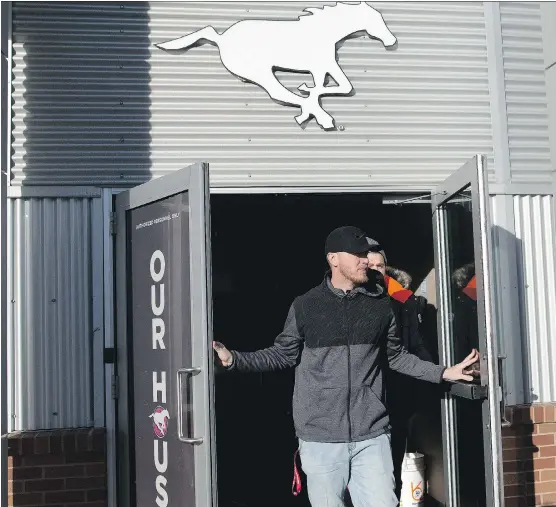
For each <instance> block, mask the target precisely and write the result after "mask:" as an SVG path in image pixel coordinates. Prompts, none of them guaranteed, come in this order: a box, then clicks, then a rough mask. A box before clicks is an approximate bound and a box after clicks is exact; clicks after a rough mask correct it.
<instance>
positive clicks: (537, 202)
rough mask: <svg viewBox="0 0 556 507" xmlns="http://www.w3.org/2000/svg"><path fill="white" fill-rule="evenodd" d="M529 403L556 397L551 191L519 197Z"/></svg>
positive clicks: (555, 249)
mask: <svg viewBox="0 0 556 507" xmlns="http://www.w3.org/2000/svg"><path fill="white" fill-rule="evenodd" d="M514 204H515V208H514V213H515V235H516V238H517V245H518V253H519V255H518V274H519V285H520V287H519V294H520V296H521V298H520V305H521V312H520V313H521V335H522V347H523V348H522V354H523V361H524V380H525V394H526V400H525V401H526V402H535V401H537V402H554V401H556V369H555V368H554V365H555V364H556V318H554V309H555V308H556V270H555V256H556V245H555V241H556V240H555V237H556V236H555V234H554V231H555V224H554V215H553V209H552V206H553V203H552V197H551V196H515V197H514Z"/></svg>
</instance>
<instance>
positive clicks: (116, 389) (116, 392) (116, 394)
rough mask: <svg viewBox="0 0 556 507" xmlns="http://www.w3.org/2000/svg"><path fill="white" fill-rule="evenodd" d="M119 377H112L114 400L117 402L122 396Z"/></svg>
mask: <svg viewBox="0 0 556 507" xmlns="http://www.w3.org/2000/svg"><path fill="white" fill-rule="evenodd" d="M118 386H119V383H118V375H112V389H111V390H112V399H113V400H117V399H118V397H119V394H120V388H119V387H118Z"/></svg>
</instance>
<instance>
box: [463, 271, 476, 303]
mask: <svg viewBox="0 0 556 507" xmlns="http://www.w3.org/2000/svg"><path fill="white" fill-rule="evenodd" d="M462 290H463V293H464V294H465V295H466V296H468V297H470V298H471V299H472V300H473V301H477V279H476V278H475V275H473V278H471V280H469V283H468V284H467V285H466V286H465V287H464V288H463V289H462Z"/></svg>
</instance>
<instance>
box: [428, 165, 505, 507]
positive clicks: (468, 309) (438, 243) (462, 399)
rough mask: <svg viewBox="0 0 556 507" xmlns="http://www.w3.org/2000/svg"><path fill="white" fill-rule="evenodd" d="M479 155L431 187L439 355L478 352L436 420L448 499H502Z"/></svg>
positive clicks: (476, 504)
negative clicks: (470, 374)
mask: <svg viewBox="0 0 556 507" xmlns="http://www.w3.org/2000/svg"><path fill="white" fill-rule="evenodd" d="M489 204H490V203H489V198H488V190H487V175H486V159H485V157H483V156H476V157H474V158H473V159H472V160H470V161H469V162H468V163H467V164H465V165H464V166H463V167H462V168H461V169H459V170H458V171H456V172H455V173H454V174H453V175H452V176H450V177H449V178H448V179H447V180H446V181H444V182H443V183H442V184H441V185H440V186H439V187H438V188H437V189H436V191H435V192H434V194H433V199H432V206H433V228H434V234H435V269H436V272H437V273H438V284H437V301H438V310H439V311H438V332H439V348H440V354H441V362H442V363H443V364H446V365H452V364H455V363H458V362H460V361H461V360H463V359H464V358H465V357H466V356H467V355H468V354H469V353H470V352H471V350H472V349H477V350H478V351H479V353H480V362H478V364H476V365H474V369H475V370H476V377H475V380H474V381H472V382H457V383H452V384H450V385H449V390H448V394H447V395H446V397H445V399H444V400H443V409H442V419H443V421H442V423H443V424H442V425H443V433H444V435H443V437H444V438H443V441H444V473H445V484H446V499H447V504H448V505H449V506H450V507H499V506H503V501H504V499H503V482H502V459H501V427H500V401H501V399H500V398H501V386H500V385H499V377H498V351H497V342H496V338H495V336H493V326H492V322H493V319H492V289H493V288H492V278H491V267H490V259H491V256H490V234H491V232H490V222H489Z"/></svg>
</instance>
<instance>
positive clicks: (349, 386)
mask: <svg viewBox="0 0 556 507" xmlns="http://www.w3.org/2000/svg"><path fill="white" fill-rule="evenodd" d="M347 305H348V295H347V294H346V295H345V296H344V324H345V329H346V333H347V336H346V340H347V360H348V397H347V420H348V432H349V433H348V441H349V442H351V409H350V405H351V403H350V402H351V347H350V343H349V319H348V318H347V316H348V315H347Z"/></svg>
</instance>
